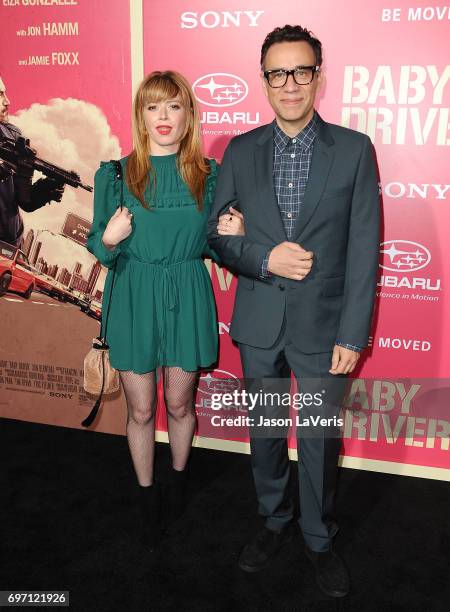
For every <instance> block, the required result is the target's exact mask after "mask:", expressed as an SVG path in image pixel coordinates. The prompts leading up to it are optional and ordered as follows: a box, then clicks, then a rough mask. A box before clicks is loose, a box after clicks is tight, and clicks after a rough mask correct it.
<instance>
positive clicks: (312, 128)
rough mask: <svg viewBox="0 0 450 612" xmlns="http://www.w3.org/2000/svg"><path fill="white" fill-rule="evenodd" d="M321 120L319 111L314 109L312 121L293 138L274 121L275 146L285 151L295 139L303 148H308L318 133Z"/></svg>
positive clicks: (281, 151) (279, 150)
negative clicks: (318, 115)
mask: <svg viewBox="0 0 450 612" xmlns="http://www.w3.org/2000/svg"><path fill="white" fill-rule="evenodd" d="M318 124H319V120H318V118H317V113H316V112H315V111H314V115H313V117H312V119H311V121H310V122H309V123H308V124H307V125H305V127H304V128H303V129H302V130H300V132H299V133H298V134H297V135H296V136H293V137H292V138H291V137H290V136H288V135H287V134H286V133H285V132H283V130H282V129H281V128H280V127H279V126H278V124H277V122H276V121H274V123H273V125H274V128H273V131H274V142H275V147H276V149H277V150H278V152H279V153H283V151H284V149H285V148H286V147H287V146H288V145H289V144H291V142H292V141H293V140H294V139H295V140H296V141H297V144H298V146H299V147H301V148H302V149H308V148H309V147H310V146H311V145H312V143H313V142H314V139H315V137H316V135H317V130H318Z"/></svg>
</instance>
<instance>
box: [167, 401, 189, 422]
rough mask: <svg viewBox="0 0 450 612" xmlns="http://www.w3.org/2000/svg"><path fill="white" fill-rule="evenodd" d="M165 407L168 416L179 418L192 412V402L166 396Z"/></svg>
mask: <svg viewBox="0 0 450 612" xmlns="http://www.w3.org/2000/svg"><path fill="white" fill-rule="evenodd" d="M166 409H167V414H168V416H170V417H172V418H173V419H176V420H180V419H184V418H185V417H187V416H190V415H191V414H192V413H193V406H192V402H180V401H177V400H171V399H170V398H166Z"/></svg>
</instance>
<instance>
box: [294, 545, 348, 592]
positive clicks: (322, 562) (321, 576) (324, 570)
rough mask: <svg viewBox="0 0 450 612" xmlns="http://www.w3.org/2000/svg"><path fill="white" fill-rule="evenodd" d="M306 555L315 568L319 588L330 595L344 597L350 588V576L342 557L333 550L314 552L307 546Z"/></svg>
mask: <svg viewBox="0 0 450 612" xmlns="http://www.w3.org/2000/svg"><path fill="white" fill-rule="evenodd" d="M305 551H306V556H307V557H308V559H309V560H310V561H311V563H312V564H313V566H314V569H315V570H316V581H317V584H318V585H319V587H320V589H321V590H322V591H323V592H324V593H326V594H327V595H329V596H330V597H345V596H346V595H347V594H348V592H349V590H350V577H349V575H348V570H347V568H346V567H345V565H344V562H343V561H342V559H341V558H340V557H339V556H338V554H337V553H335V552H334V551H333V550H327V551H326V552H315V551H314V550H311V549H310V548H309V547H308V546H306V548H305Z"/></svg>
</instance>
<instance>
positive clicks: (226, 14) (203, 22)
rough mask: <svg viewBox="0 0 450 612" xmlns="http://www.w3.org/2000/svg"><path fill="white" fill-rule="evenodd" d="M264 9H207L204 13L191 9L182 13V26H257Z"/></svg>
mask: <svg viewBox="0 0 450 612" xmlns="http://www.w3.org/2000/svg"><path fill="white" fill-rule="evenodd" d="M263 14H264V11H220V12H218V11H205V12H204V13H193V12H191V11H188V12H185V13H182V14H181V28H182V29H183V28H187V29H193V28H198V27H201V28H208V29H211V28H229V27H231V26H234V27H236V28H239V27H240V26H241V24H242V25H246V26H248V27H250V28H256V27H257V25H258V23H257V21H258V19H259V18H260V17H261V15H263Z"/></svg>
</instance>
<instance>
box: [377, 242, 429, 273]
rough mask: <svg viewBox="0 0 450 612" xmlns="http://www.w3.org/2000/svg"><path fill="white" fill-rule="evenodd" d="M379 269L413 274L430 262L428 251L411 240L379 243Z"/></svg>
mask: <svg viewBox="0 0 450 612" xmlns="http://www.w3.org/2000/svg"><path fill="white" fill-rule="evenodd" d="M380 253H381V255H382V263H380V268H383V269H384V270H390V271H391V272H414V271H416V270H421V269H422V268H425V267H426V266H427V265H428V264H429V263H430V261H431V253H430V251H429V250H428V249H427V248H426V247H424V246H423V245H422V244H419V243H418V242H411V240H388V241H387V242H382V243H381V248H380Z"/></svg>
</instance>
